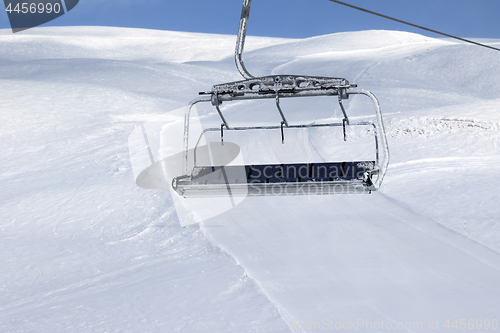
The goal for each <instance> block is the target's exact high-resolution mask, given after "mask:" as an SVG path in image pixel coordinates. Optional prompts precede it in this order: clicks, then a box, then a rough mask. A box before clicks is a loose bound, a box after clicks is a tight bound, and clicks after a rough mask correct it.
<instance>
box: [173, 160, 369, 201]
mask: <svg viewBox="0 0 500 333" xmlns="http://www.w3.org/2000/svg"><path fill="white" fill-rule="evenodd" d="M376 171H377V169H376V164H375V161H357V162H326V163H293V164H257V165H230V166H197V167H194V169H193V171H192V173H191V176H190V177H185V176H184V177H177V178H175V179H174V181H173V187H174V189H175V190H176V191H177V192H178V193H179V194H180V195H182V196H185V197H190V196H204V195H211V196H213V195H217V194H219V195H277V194H282V195H290V194H292V195H293V194H304V192H305V193H309V194H325V191H329V192H330V193H335V192H332V191H336V192H337V193H350V192H352V193H360V192H361V193H370V192H371V191H372V190H374V187H373V184H372V182H371V175H372V174H375V173H376ZM311 189H314V191H312V190H311ZM299 191H300V192H302V193H299Z"/></svg>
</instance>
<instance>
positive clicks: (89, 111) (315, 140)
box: [0, 27, 500, 332]
mask: <svg viewBox="0 0 500 333" xmlns="http://www.w3.org/2000/svg"><path fill="white" fill-rule="evenodd" d="M234 41H235V36H219V35H208V34H194V33H181V32H167V31H151V30H139V29H121V28H100V27H71V28H37V29H32V30H29V31H26V32H24V33H21V34H16V35H13V34H11V33H10V32H9V31H8V30H3V31H0V44H1V45H2V47H1V48H0V68H1V74H0V78H1V79H0V90H1V91H2V94H0V105H1V107H0V121H1V125H0V126H1V131H0V154H1V160H2V168H1V174H0V184H1V189H2V191H1V193H0V216H1V220H0V267H2V269H1V272H2V274H1V275H0V296H1V297H0V331H2V332H18V331H19V332H68V331H78V332H137V331H144V332H177V331H178V332H192V331H195V332H280V331H283V332H287V331H290V330H294V331H301V330H304V331H315V330H314V324H312V325H313V326H307V325H311V323H314V322H318V321H321V322H322V321H323V320H327V321H329V322H330V323H332V324H333V325H335V323H344V322H348V321H353V320H354V321H357V320H364V321H365V322H367V321H371V322H373V323H376V322H380V321H381V320H383V321H384V322H385V323H388V322H391V323H393V324H394V325H397V323H406V322H412V323H414V322H422V323H423V328H422V329H419V328H418V327H417V329H415V328H412V329H406V331H409V332H412V331H413V332H418V331H422V332H427V331H431V330H430V329H429V326H428V325H429V321H431V323H434V322H436V321H437V320H439V328H440V330H445V328H444V326H443V325H444V324H445V323H446V320H451V321H454V320H456V319H457V320H460V319H465V320H466V321H468V320H470V319H472V320H474V321H476V320H482V321H483V322H482V323H484V320H486V319H488V320H490V321H492V320H497V321H498V320H500V318H498V315H497V312H498V311H497V309H498V308H499V306H500V304H499V303H500V301H499V297H498V295H499V294H500V290H499V286H498V281H500V254H499V252H500V224H499V222H498V213H499V207H498V204H497V203H498V201H499V199H500V198H499V195H498V190H497V186H496V175H497V174H498V173H499V171H500V165H499V163H498V162H499V161H500V159H499V156H500V154H499V152H500V133H499V130H500V120H499V117H498V114H499V113H498V111H499V109H500V99H499V98H498V94H497V92H498V91H499V88H500V86H499V85H500V83H499V82H498V77H499V76H500V69H498V68H497V67H496V66H492V64H494V63H496V62H497V60H498V54H497V53H496V52H494V51H492V50H487V49H481V48H478V47H476V46H470V45H465V44H456V43H452V42H450V41H446V40H437V39H432V38H428V37H423V36H420V35H416V34H410V33H405V32H397V31H362V32H349V33H339V34H332V35H327V36H318V37H313V38H308V39H303V40H286V39H276V38H256V37H254V38H249V39H248V40H247V44H246V50H247V52H246V53H245V63H246V65H247V68H248V69H249V71H250V72H251V73H253V74H254V75H267V74H270V73H274V74H284V73H292V74H304V75H323V76H334V77H345V78H347V79H348V80H349V81H350V82H351V83H356V84H358V86H359V87H361V88H363V89H367V90H370V91H372V92H373V93H374V94H375V95H376V96H377V97H378V99H379V101H380V103H381V106H382V111H383V114H384V121H385V125H386V131H387V135H388V139H389V146H390V151H391V163H390V165H389V170H388V173H387V176H386V178H385V182H384V184H383V185H382V189H381V191H380V192H378V193H373V194H371V195H369V196H356V195H354V196H329V197H313V196H311V197H307V196H304V197H274V198H247V199H245V200H244V201H243V202H242V203H241V204H240V205H238V206H237V207H236V208H235V209H233V210H231V211H228V212H227V213H225V214H222V215H219V216H216V217H214V218H212V219H211V220H208V221H205V222H204V223H202V224H201V225H191V226H188V227H184V228H181V227H180V225H179V216H178V215H177V213H176V211H175V209H174V206H173V201H172V197H171V194H170V191H169V190H145V189H141V188H139V187H137V186H136V185H135V179H134V172H133V170H132V165H131V162H130V158H129V157H130V156H129V147H128V138H129V135H130V134H131V133H132V132H133V131H134V129H135V128H138V127H139V126H140V125H141V124H142V123H144V122H149V123H150V124H153V123H155V122H158V123H161V121H164V119H165V115H166V114H167V116H168V113H169V112H171V111H173V110H175V109H179V108H181V107H183V106H185V105H186V104H187V103H188V102H189V101H190V100H192V99H193V98H194V97H196V96H197V94H198V92H199V91H207V90H210V87H211V85H213V84H216V83H222V82H227V81H232V80H238V79H240V76H239V75H238V73H237V71H236V69H235V67H234V60H233V58H232V54H233V50H234ZM489 42H491V43H493V44H495V41H489ZM493 44H492V45H493ZM496 44H498V42H496ZM259 103H260V104H259ZM318 103H319V104H318V105H319V106H320V107H319V108H316V109H314V110H312V111H310V112H304V110H305V108H306V107H307V103H306V102H297V103H293V102H290V101H287V102H286V103H284V110H285V112H286V113H287V114H288V115H289V116H290V118H291V119H296V120H297V121H299V120H300V121H302V120H308V119H309V121H313V120H314V121H316V120H320V119H323V118H331V117H340V112H339V110H338V106H335V104H333V106H331V109H326V111H325V108H326V107H328V105H329V104H328V103H329V102H323V101H320V102H318ZM346 105H347V106H348V112H349V110H351V111H352V113H353V114H354V115H356V116H360V115H361V114H362V113H363V112H364V108H363V106H364V104H363V103H362V102H358V101H357V100H356V99H355V98H351V99H350V100H349V102H346ZM240 106H243V107H244V108H248V109H249V110H250V109H251V108H252V107H253V110H254V111H255V112H252V113H251V114H248V113H246V114H245V113H241V112H239V110H238V107H237V105H236V106H235V105H229V104H228V105H227V106H225V107H226V108H227V110H226V111H227V114H228V118H230V119H231V120H232V121H235V122H256V121H264V122H268V123H273V122H274V120H275V118H273V117H276V115H275V114H273V115H270V112H268V110H269V109H267V108H265V107H267V104H265V103H263V102H262V103H261V102H257V104H256V105H254V106H250V105H240ZM244 108H243V109H244ZM199 111H200V114H201V113H203V112H205V113H203V114H206V115H207V119H209V118H210V117H211V116H213V115H214V112H213V110H211V109H206V110H204V109H203V108H201V107H200V108H199ZM272 112H274V110H273V111H272ZM370 112H371V111H370ZM172 116H173V117H176V116H177V114H172ZM310 118H312V119H310ZM323 135H324V133H323V134H322V133H316V134H311V135H310V136H304V137H300V138H295V139H294V142H299V144H301V145H303V146H301V148H300V149H303V150H304V151H305V153H304V154H307V152H309V150H308V149H315V151H317V152H322V153H324V154H334V153H336V152H337V150H336V149H337V147H338V148H339V149H340V150H339V151H342V147H341V146H340V143H341V142H333V141H332V140H326V139H324V137H323ZM261 140H264V139H262V138H261ZM265 140H266V141H261V142H260V143H261V144H260V145H259V140H258V139H257V140H256V141H255V142H254V143H257V144H256V145H255V147H260V148H259V149H262V154H260V153H259V154H260V155H261V157H263V158H264V157H272V156H273V154H274V153H273V152H274V151H276V149H278V147H280V145H281V140H280V139H279V135H278V137H277V139H276V142H272V140H271V139H265ZM263 142H264V143H268V144H262V143H263ZM292 142H293V141H292ZM311 144H312V146H311ZM247 148H248V147H247ZM250 148H252V146H251V145H250ZM161 150H162V148H161V147H158V149H157V151H155V154H161ZM254 154H255V152H254ZM495 316H497V317H495ZM316 328H317V327H316ZM475 328H477V326H476V327H475ZM363 330H364V331H370V329H369V328H366V327H361V328H360V329H358V331H363ZM403 331H405V330H403ZM474 331H481V330H480V329H475V330H474ZM485 331H487V330H485ZM490 331H491V329H490Z"/></svg>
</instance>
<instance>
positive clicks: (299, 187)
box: [172, 0, 389, 197]
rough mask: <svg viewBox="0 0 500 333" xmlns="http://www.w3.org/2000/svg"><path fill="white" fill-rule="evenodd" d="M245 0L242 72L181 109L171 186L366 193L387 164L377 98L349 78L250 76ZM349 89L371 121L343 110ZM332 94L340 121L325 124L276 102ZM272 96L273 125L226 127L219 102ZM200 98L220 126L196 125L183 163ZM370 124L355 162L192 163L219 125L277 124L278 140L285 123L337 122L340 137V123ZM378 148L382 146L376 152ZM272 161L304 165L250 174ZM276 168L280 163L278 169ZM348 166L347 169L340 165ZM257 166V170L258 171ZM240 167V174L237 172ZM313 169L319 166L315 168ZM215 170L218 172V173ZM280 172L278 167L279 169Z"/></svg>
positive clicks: (235, 191)
mask: <svg viewBox="0 0 500 333" xmlns="http://www.w3.org/2000/svg"><path fill="white" fill-rule="evenodd" d="M250 5H251V0H244V1H243V8H242V14H241V19H240V27H239V31H238V37H237V41H236V50H235V62H236V67H237V68H238V71H239V72H240V73H241V75H242V76H243V77H244V78H245V80H242V81H236V82H229V83H223V84H218V85H214V86H213V87H212V90H211V91H209V92H200V95H201V96H200V97H199V98H197V99H195V100H193V101H191V102H190V104H189V107H188V109H187V112H186V114H185V122H184V158H183V163H182V170H183V173H184V175H183V176H179V177H175V178H174V179H173V180H172V187H173V188H174V190H176V191H177V192H178V193H179V194H180V195H182V196H184V197H190V196H214V195H228V194H229V195H279V194H282V195H293V194H334V193H371V191H375V190H378V189H379V188H380V186H381V184H382V180H383V178H384V175H385V173H386V170H387V166H388V164H389V148H388V144H387V139H386V135H385V130H384V124H383V121H382V113H381V110H380V105H379V103H378V101H377V98H376V97H375V96H374V95H373V94H372V93H371V92H369V91H366V90H363V89H356V87H357V86H356V85H352V84H349V82H348V81H347V80H346V79H343V78H331V77H318V76H301V75H270V76H263V77H254V76H252V75H251V74H250V73H249V72H248V71H247V69H246V68H245V65H244V63H243V49H244V44H245V37H246V29H247V24H248V17H249V15H250ZM349 95H365V96H367V97H369V98H370V99H371V100H372V102H373V104H374V108H375V115H376V122H372V121H359V122H351V121H350V120H349V118H348V116H347V112H346V110H345V108H344V105H343V103H342V101H343V100H344V99H348V98H349ZM312 96H337V100H338V104H339V106H340V109H341V110H342V113H343V116H344V117H343V119H342V122H333V123H325V124H309V125H304V124H299V125H294V124H290V123H289V122H288V121H287V119H286V117H285V114H284V112H283V110H282V108H281V106H280V99H281V98H293V97H312ZM271 98H272V99H275V101H276V107H277V110H278V112H279V114H280V117H281V119H282V121H281V123H280V124H279V125H275V126H252V127H232V126H230V125H229V124H228V122H227V121H226V119H225V118H224V115H223V113H222V111H221V109H220V105H221V104H222V103H223V102H230V101H238V100H254V99H271ZM200 102H211V104H212V105H213V106H215V108H216V110H217V113H218V114H219V116H220V119H221V121H222V124H221V127H220V128H207V129H204V130H203V131H202V133H201V134H200V137H199V138H198V141H197V143H196V146H195V148H194V156H193V159H194V160H193V165H194V167H193V169H192V170H188V168H189V167H188V166H189V163H188V162H189V161H188V160H189V121H190V112H191V109H192V107H193V106H194V105H195V104H197V103H200ZM360 125H362V126H367V125H368V126H372V127H373V129H374V136H375V150H376V151H375V161H355V162H326V163H302V164H290V165H287V164H280V165H242V166H197V165H196V150H197V148H198V145H199V143H200V141H201V138H202V137H203V135H205V133H207V132H215V131H220V135H221V141H223V135H224V131H243V130H257V129H259V130H267V129H269V130H281V135H282V140H284V139H285V138H284V133H285V129H289V128H314V127H339V126H340V127H342V128H343V133H344V140H346V134H345V133H346V132H345V129H346V126H360ZM380 150H382V152H383V154H382V155H383V156H382V158H381V157H380V155H381V154H380ZM265 167H272V168H276V169H279V170H282V171H283V170H284V169H285V168H287V167H293V168H305V169H307V170H310V172H309V174H306V175H304V176H305V177H293V178H286V177H271V178H267V177H260V178H256V179H254V178H252V176H251V174H252V170H260V171H262V168H265ZM327 167H328V168H337V169H338V170H340V174H339V175H338V177H326V176H325V175H323V176H325V177H319V176H318V175H316V176H315V175H314V173H315V172H316V171H317V169H315V168H327ZM237 168H239V170H240V171H241V172H244V175H245V177H246V179H243V180H241V179H233V178H232V177H231V175H233V174H234V171H235V169H237ZM280 168H281V169H280ZM349 168H351V169H350V171H349V172H351V173H352V174H351V175H347V174H346V173H348V172H346V170H347V169H349ZM260 171H259V173H261V172H260ZM241 172H240V174H241ZM317 173H318V174H319V172H317ZM221 175H222V176H223V177H221ZM282 175H283V172H282Z"/></svg>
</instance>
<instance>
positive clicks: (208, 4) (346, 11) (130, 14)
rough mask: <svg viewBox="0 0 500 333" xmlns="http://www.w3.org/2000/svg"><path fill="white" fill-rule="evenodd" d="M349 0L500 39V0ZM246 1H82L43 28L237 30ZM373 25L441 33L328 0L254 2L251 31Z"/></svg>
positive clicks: (277, 33) (1, 20) (296, 32)
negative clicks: (96, 27)
mask: <svg viewBox="0 0 500 333" xmlns="http://www.w3.org/2000/svg"><path fill="white" fill-rule="evenodd" d="M344 1H345V2H348V3H351V4H353V5H357V6H360V7H365V8H367V9H370V10H373V11H378V12H380V13H383V14H386V15H389V16H395V17H397V18H399V19H402V20H407V21H410V22H412V23H415V24H418V25H423V26H426V27H428V28H431V29H435V30H439V31H442V32H445V33H449V34H452V35H457V36H459V37H464V38H500V19H499V18H498V16H499V14H500V0H418V1H417V0H344ZM242 2H243V1H242V0H212V1H200V0H177V1H171V0H135V1H134V0H80V3H79V4H78V5H77V6H76V7H75V8H74V9H73V10H72V11H71V12H69V13H67V14H66V15H64V16H62V17H60V18H58V19H56V20H54V21H52V22H49V23H47V24H45V25H44V26H79V25H87V26H89V25H91V26H118V27H135V28H146V29H159V30H174V31H189V32H206V33H218V34H236V33H237V29H238V22H239V17H240V12H241V5H242ZM0 28H3V29H5V28H9V22H8V18H7V14H6V13H5V12H4V13H3V14H1V15H0ZM34 29H36V28H34ZM370 29H387V30H402V31H410V32H417V33H421V34H424V35H428V36H433V37H438V36H436V35H434V34H432V33H428V32H425V31H422V30H418V29H415V28H411V27H408V26H405V25H402V24H400V23H396V22H392V21H388V20H386V19H383V18H380V17H376V16H372V15H369V14H366V13H363V12H359V11H356V10H354V9H351V8H347V7H343V6H341V5H338V4H336V3H333V2H330V1H328V0H289V1H285V0H253V2H252V10H251V13H250V23H249V28H248V33H249V34H250V35H256V36H273V37H294V38H301V37H310V36H317V35H323V34H329V33H335V32H342V31H357V30H370ZM21 33H22V32H21Z"/></svg>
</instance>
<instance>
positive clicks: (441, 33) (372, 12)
mask: <svg viewBox="0 0 500 333" xmlns="http://www.w3.org/2000/svg"><path fill="white" fill-rule="evenodd" d="M330 1H331V2H335V3H338V4H339V5H343V6H347V7H351V8H354V9H357V10H360V11H362V12H366V13H369V14H373V15H377V16H380V17H383V18H386V19H388V20H392V21H396V22H399V23H403V24H406V25H409V26H412V27H415V28H419V29H422V30H426V31H430V32H433V33H435V34H439V35H442V36H446V37H450V38H454V39H458V40H460V41H462V42H466V43H471V44H474V45H478V46H482V47H486V48H489V49H492V50H495V51H500V49H498V48H496V47H493V46H489V45H486V44H481V43H478V42H474V41H472V40H469V39H465V38H460V37H456V36H452V35H449V34H446V33H444V32H439V31H436V30H433V29H429V28H426V27H422V26H420V25H417V24H413V23H410V22H406V21H403V20H399V19H397V18H394V17H390V16H387V15H384V14H380V13H377V12H374V11H371V10H368V9H365V8H361V7H358V6H354V5H351V4H348V3H345V2H342V1H338V0H330Z"/></svg>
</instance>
